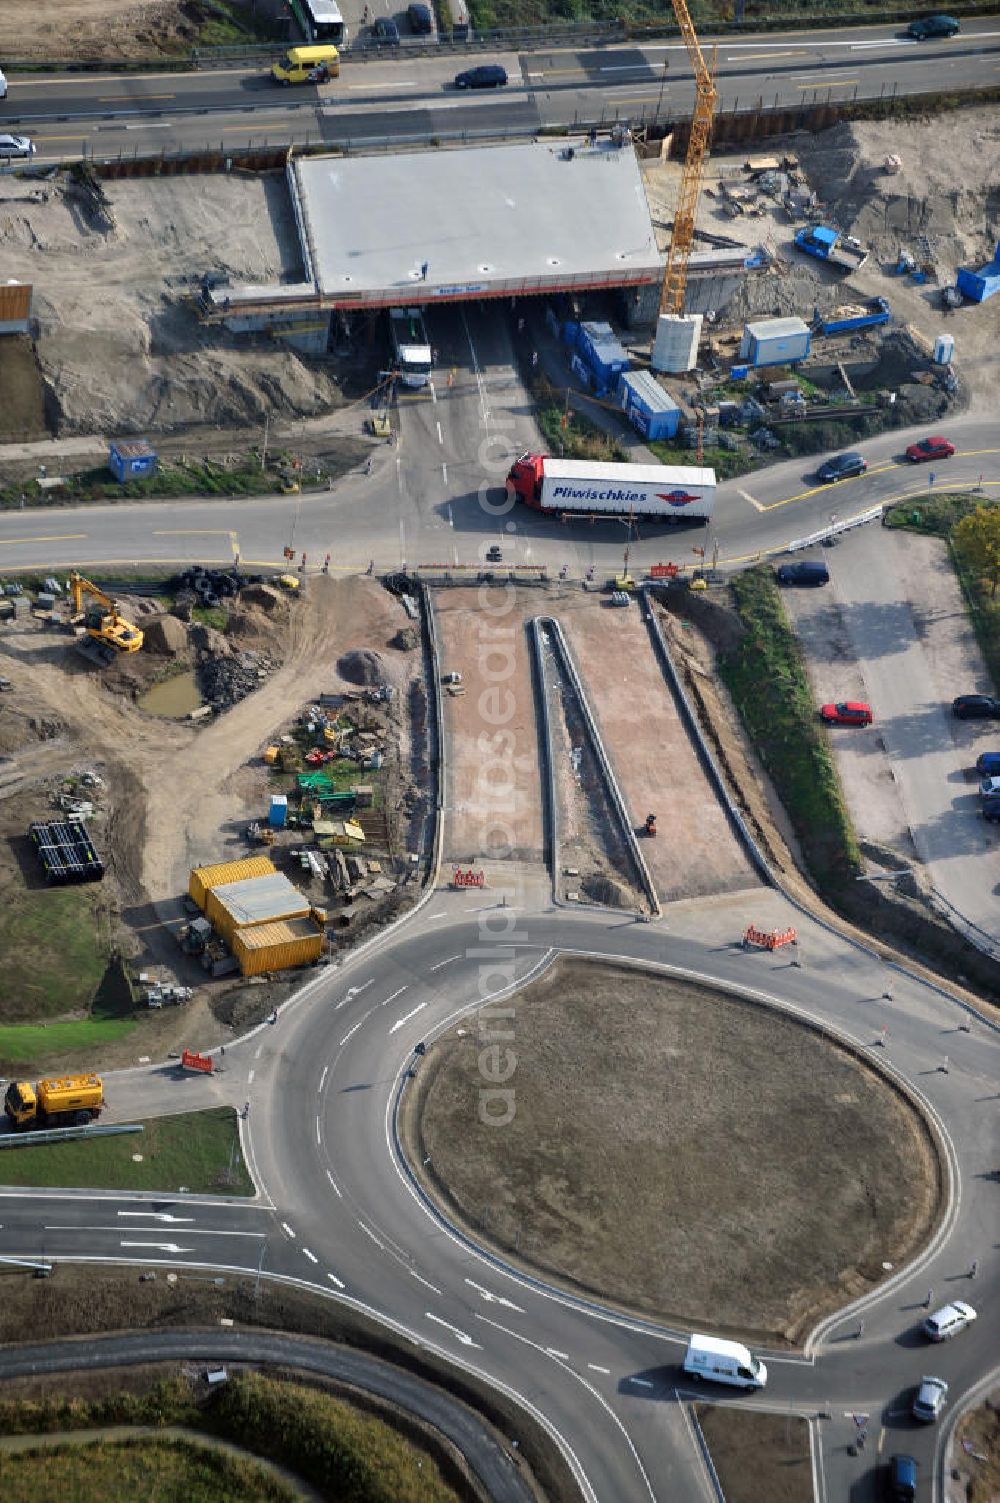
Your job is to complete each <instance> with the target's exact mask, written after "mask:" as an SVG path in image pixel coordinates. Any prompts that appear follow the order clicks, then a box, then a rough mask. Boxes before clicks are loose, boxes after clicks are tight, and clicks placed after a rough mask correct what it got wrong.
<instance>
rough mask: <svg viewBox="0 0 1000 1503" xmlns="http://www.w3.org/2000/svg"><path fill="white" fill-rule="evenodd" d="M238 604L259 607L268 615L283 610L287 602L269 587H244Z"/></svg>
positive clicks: (278, 591) (277, 591) (279, 592)
mask: <svg viewBox="0 0 1000 1503" xmlns="http://www.w3.org/2000/svg"><path fill="white" fill-rule="evenodd" d="M240 604H241V605H253V606H259V607H260V609H261V610H262V611H267V612H268V613H269V614H270V613H272V612H274V611H277V610H281V609H283V608H284V607H285V606H286V605H287V604H288V602H287V600H286V599H285V597H284V595H282V593H281V591H280V590H274V589H272V588H271V586H270V585H246V586H244V588H243V589H242V590H241V591H240Z"/></svg>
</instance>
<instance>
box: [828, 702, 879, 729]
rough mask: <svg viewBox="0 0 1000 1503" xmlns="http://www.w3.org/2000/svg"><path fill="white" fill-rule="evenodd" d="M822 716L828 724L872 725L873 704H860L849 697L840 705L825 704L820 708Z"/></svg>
mask: <svg viewBox="0 0 1000 1503" xmlns="http://www.w3.org/2000/svg"><path fill="white" fill-rule="evenodd" d="M819 713H820V718H821V719H822V720H824V721H825V722H826V724H827V725H871V723H872V707H871V705H863V704H859V703H858V702H857V701H856V700H853V699H848V700H844V701H842V702H841V703H840V704H839V705H823V706H822V708H821V709H820V712H819Z"/></svg>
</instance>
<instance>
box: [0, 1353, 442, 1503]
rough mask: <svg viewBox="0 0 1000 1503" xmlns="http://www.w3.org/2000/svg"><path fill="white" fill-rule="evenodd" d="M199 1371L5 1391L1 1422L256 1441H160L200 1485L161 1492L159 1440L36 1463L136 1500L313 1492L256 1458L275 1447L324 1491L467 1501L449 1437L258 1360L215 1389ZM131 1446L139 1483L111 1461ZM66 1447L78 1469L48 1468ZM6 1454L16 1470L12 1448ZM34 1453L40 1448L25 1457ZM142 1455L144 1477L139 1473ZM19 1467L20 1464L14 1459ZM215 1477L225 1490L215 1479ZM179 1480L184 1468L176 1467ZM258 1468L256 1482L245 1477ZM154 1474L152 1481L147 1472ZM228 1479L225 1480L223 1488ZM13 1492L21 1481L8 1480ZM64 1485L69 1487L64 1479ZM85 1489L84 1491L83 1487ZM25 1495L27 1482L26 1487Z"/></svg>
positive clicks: (131, 1466)
mask: <svg viewBox="0 0 1000 1503" xmlns="http://www.w3.org/2000/svg"><path fill="white" fill-rule="evenodd" d="M196 1381H197V1380H192V1379H188V1378H185V1377H175V1378H168V1379H161V1380H159V1381H158V1382H155V1383H154V1384H153V1385H152V1386H151V1387H149V1388H147V1389H146V1390H145V1391H140V1392H135V1391H130V1390H129V1389H127V1388H124V1387H121V1386H116V1387H115V1388H113V1389H112V1390H111V1391H110V1392H109V1393H107V1394H106V1395H104V1396H102V1397H101V1398H99V1399H97V1400H96V1401H88V1400H87V1399H85V1398H72V1399H67V1398H63V1397H61V1396H47V1397H45V1398H42V1399H36V1400H21V1401H16V1400H14V1401H11V1400H7V1401H4V1402H3V1403H0V1430H2V1431H3V1432H4V1433H6V1434H21V1435H23V1434H26V1433H27V1434H37V1433H42V1434H45V1433H49V1434H51V1433H53V1432H56V1433H60V1434H62V1433H63V1432H67V1431H72V1430H75V1429H94V1428H104V1427H106V1426H111V1425H123V1424H124V1425H156V1426H163V1425H172V1426H177V1425H182V1426H184V1427H185V1428H186V1429H188V1430H192V1431H200V1432H202V1433H204V1434H205V1435H206V1436H212V1437H213V1438H215V1439H217V1440H222V1441H225V1442H228V1443H230V1444H235V1445H237V1446H240V1447H241V1448H243V1449H244V1451H245V1452H246V1454H245V1455H244V1456H233V1455H232V1454H228V1455H227V1454H226V1453H224V1452H215V1453H213V1452H207V1451H205V1450H202V1449H200V1448H199V1447H198V1446H197V1445H196V1444H195V1443H188V1444H184V1442H183V1441H181V1442H180V1443H178V1442H171V1443H169V1444H165V1443H162V1442H161V1443H159V1444H158V1443H157V1442H156V1441H155V1440H154V1441H153V1442H152V1449H153V1451H154V1452H158V1453H160V1454H161V1455H162V1458H163V1459H164V1461H165V1462H167V1464H168V1465H170V1466H171V1467H172V1469H173V1468H176V1466H177V1464H178V1463H181V1464H185V1465H186V1466H187V1467H189V1468H190V1483H189V1487H183V1488H181V1489H180V1490H175V1491H170V1490H162V1489H159V1482H160V1474H159V1472H158V1471H156V1477H157V1487H158V1489H159V1490H157V1491H156V1492H155V1493H153V1494H150V1493H149V1491H148V1489H149V1485H150V1479H151V1477H152V1476H153V1474H154V1471H155V1470H156V1463H155V1462H152V1463H151V1462H150V1460H149V1444H150V1443H149V1441H148V1440H147V1439H146V1438H145V1437H144V1438H143V1440H142V1441H139V1440H138V1439H137V1440H136V1441H134V1442H127V1441H126V1442H125V1443H123V1444H115V1445H112V1444H109V1443H108V1442H98V1443H97V1444H96V1445H88V1446H87V1448H86V1450H82V1449H81V1450H76V1451H75V1452H74V1449H73V1448H72V1443H71V1442H70V1444H69V1445H68V1447H67V1449H66V1450H65V1451H62V1452H59V1453H52V1452H47V1451H43V1452H39V1453H37V1459H38V1463H39V1470H38V1471H36V1472H34V1473H31V1474H28V1473H26V1474H24V1475H25V1476H29V1475H30V1476H33V1478H34V1480H36V1481H37V1482H38V1483H39V1484H42V1483H44V1482H45V1481H46V1480H48V1479H51V1480H52V1481H60V1482H64V1483H72V1482H73V1481H74V1480H77V1481H79V1479H80V1477H81V1476H84V1475H85V1476H86V1478H87V1491H86V1496H87V1498H95V1499H96V1498H100V1499H107V1500H109V1503H110V1500H118V1499H120V1500H121V1503H130V1500H131V1499H133V1498H135V1497H138V1496H140V1495H143V1496H153V1497H158V1498H173V1497H178V1498H179V1497H184V1498H185V1500H191V1503H200V1500H202V1499H204V1500H205V1503H208V1500H209V1499H211V1500H212V1503H219V1500H220V1499H224V1498H225V1499H232V1500H233V1503H236V1500H237V1499H238V1500H240V1503H242V1500H243V1499H244V1498H248V1499H252V1500H253V1499H261V1500H267V1499H275V1500H281V1503H284V1500H285V1499H292V1498H297V1497H300V1496H301V1494H300V1493H299V1492H298V1491H297V1490H295V1489H294V1488H293V1487H292V1486H290V1485H289V1484H286V1483H283V1482H281V1481H279V1479H278V1478H276V1477H274V1476H273V1475H272V1476H269V1475H268V1473H267V1472H266V1471H265V1470H264V1469H263V1468H261V1467H260V1466H258V1465H256V1464H255V1462H254V1460H253V1459H252V1458H253V1457H254V1456H259V1457H262V1458H265V1459H266V1460H267V1461H269V1462H273V1463H276V1464H277V1465H278V1466H280V1467H281V1468H283V1469H285V1470H287V1471H288V1472H290V1473H292V1474H293V1475H294V1477H298V1478H301V1479H302V1480H303V1481H304V1482H307V1483H309V1484H310V1486H311V1487H313V1488H315V1489H316V1490H317V1491H319V1492H320V1493H321V1494H322V1495H323V1496H324V1497H330V1498H333V1497H336V1498H342V1499H344V1500H350V1503H381V1500H384V1499H389V1498H391V1499H392V1500H393V1503H457V1498H458V1496H459V1495H458V1493H456V1491H455V1490H454V1489H453V1488H452V1486H451V1485H450V1484H449V1481H448V1480H447V1478H446V1475H445V1472H446V1471H448V1470H453V1468H450V1467H448V1466H447V1464H446V1465H445V1466H444V1467H442V1466H441V1465H439V1457H438V1456H437V1455H435V1451H436V1450H437V1449H438V1448H437V1447H434V1448H424V1447H422V1446H417V1445H414V1444H413V1442H412V1441H411V1440H410V1439H409V1438H408V1437H407V1436H406V1435H405V1434H403V1433H402V1432H401V1431H400V1430H399V1429H397V1428H395V1427H394V1426H393V1425H390V1424H387V1423H386V1421H385V1420H384V1419H383V1418H381V1417H380V1416H379V1415H377V1414H372V1413H368V1412H365V1411H364V1410H362V1409H359V1408H357V1407H355V1406H354V1405H352V1404H349V1403H346V1402H344V1400H342V1399H339V1398H335V1397H333V1396H332V1395H331V1394H329V1393H327V1392H324V1391H323V1390H322V1389H320V1388H316V1387H314V1386H307V1385H306V1384H303V1383H296V1382H291V1381H288V1380H280V1379H274V1378H270V1377H264V1376H262V1375H261V1374H259V1373H255V1372H240V1373H233V1374H232V1375H231V1376H230V1378H229V1381H228V1382H227V1383H226V1384H225V1385H224V1386H223V1387H221V1388H219V1389H217V1390H216V1391H215V1392H214V1393H210V1394H208V1395H204V1394H203V1393H198V1392H196V1390H195V1382H196ZM115 1455H117V1456H118V1457H119V1460H120V1465H121V1469H122V1477H123V1479H124V1478H128V1480H129V1482H130V1483H131V1487H126V1486H125V1485H123V1483H121V1482H119V1481H117V1480H116V1478H115V1477H114V1475H113V1473H112V1471H110V1470H106V1469H105V1467H104V1463H105V1460H110V1459H111V1458H113V1457H114V1456H115ZM63 1457H64V1458H65V1459H66V1460H67V1461H68V1462H69V1463H71V1466H70V1468H69V1469H68V1470H63V1469H54V1470H45V1467H46V1464H47V1463H54V1462H56V1461H57V1459H59V1458H63ZM20 1459H21V1458H9V1457H8V1458H6V1459H5V1461H4V1473H5V1476H6V1472H7V1468H8V1465H10V1464H11V1462H12V1460H17V1461H19V1460H20ZM24 1459H25V1460H29V1461H30V1460H33V1459H34V1458H33V1457H30V1456H29V1457H27V1458H24ZM92 1461H93V1463H94V1466H95V1468H97V1469H98V1470H99V1471H100V1472H101V1474H102V1477H103V1481H104V1483H105V1485H106V1489H107V1490H105V1487H95V1486H94V1485H93V1484H92V1472H91V1463H92ZM137 1465H140V1466H141V1467H142V1470H143V1473H144V1479H140V1478H138V1477H137V1476H136V1474H135V1467H136V1466H137ZM11 1471H12V1474H13V1466H11ZM213 1476H214V1477H215V1481H216V1487H217V1490H215V1491H213V1490H212V1487H211V1483H212V1479H213ZM176 1477H177V1481H178V1482H179V1483H180V1482H181V1481H183V1472H181V1471H176ZM243 1477H245V1479H246V1484H247V1487H246V1491H244V1490H242V1487H241V1486H240V1483H241V1479H242V1478H243ZM143 1480H144V1485H142V1482H143ZM224 1488H225V1489H226V1490H223V1489H224ZM8 1494H9V1489H8ZM56 1495H57V1496H62V1497H69V1496H71V1494H70V1492H68V1491H64V1490H63V1489H62V1488H60V1489H59V1491H58V1493H57V1494H56ZM72 1495H73V1496H79V1495H78V1494H72ZM19 1496H20V1494H19ZM23 1496H25V1497H37V1496H40V1493H39V1491H38V1489H37V1488H34V1489H32V1490H30V1491H25V1492H24V1494H23Z"/></svg>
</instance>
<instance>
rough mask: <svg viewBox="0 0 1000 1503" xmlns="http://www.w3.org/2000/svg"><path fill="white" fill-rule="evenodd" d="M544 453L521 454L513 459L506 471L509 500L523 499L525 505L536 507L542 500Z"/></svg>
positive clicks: (545, 457)
mask: <svg viewBox="0 0 1000 1503" xmlns="http://www.w3.org/2000/svg"><path fill="white" fill-rule="evenodd" d="M547 457H548V456H547V455H545V454H522V455H521V457H520V459H515V461H514V463H513V464H512V465H511V467H510V470H509V471H508V473H507V495H508V497H509V499H510V500H512V501H513V500H515V499H516V500H518V501H523V502H524V503H525V505H526V506H534V507H535V508H536V509H538V508H539V507H540V505H541V500H542V476H543V473H544V470H545V460H546V459H547Z"/></svg>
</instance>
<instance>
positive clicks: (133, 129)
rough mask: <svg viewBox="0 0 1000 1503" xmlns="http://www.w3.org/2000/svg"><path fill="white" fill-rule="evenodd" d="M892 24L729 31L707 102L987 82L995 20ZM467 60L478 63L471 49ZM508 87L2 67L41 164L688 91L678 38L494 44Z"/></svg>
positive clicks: (597, 105) (676, 113)
mask: <svg viewBox="0 0 1000 1503" xmlns="http://www.w3.org/2000/svg"><path fill="white" fill-rule="evenodd" d="M903 32H904V28H902V27H895V26H883V27H863V28H850V29H842V28H841V29H837V30H836V31H816V32H799V31H796V32H789V33H784V34H783V33H774V32H770V33H768V34H767V35H766V36H753V35H749V36H746V35H743V34H741V36H740V38H739V40H738V41H733V40H730V39H728V38H723V39H722V40H721V41H720V43H719V49H718V75H717V82H718V88H719V108H720V110H728V109H738V108H740V107H744V108H746V107H748V106H754V105H756V104H758V103H760V104H763V105H765V106H777V105H781V106H784V107H792V106H799V105H802V104H808V103H811V102H813V101H814V100H827V99H833V100H843V99H851V98H854V97H859V98H877V97H879V96H881V95H883V94H887V95H891V94H893V93H899V94H921V93H927V92H937V91H940V90H941V89H948V90H949V91H956V92H957V91H959V90H961V89H970V88H976V87H985V86H988V85H994V84H995V83H996V70H997V65H998V62H1000V27H998V26H997V24H996V20H995V18H993V17H986V18H983V19H981V20H967V21H965V22H964V23H963V30H962V32H961V34H960V35H959V36H957V37H954V38H951V39H947V40H943V41H932V42H920V43H918V42H913V41H910V40H909V39H907V38H906V37H905V36H904V34H903ZM475 60H476V61H480V60H485V55H480V54H479V53H478V52H477V53H476V55H475ZM488 60H490V61H493V60H496V61H498V62H501V63H503V65H504V66H505V67H506V69H507V72H508V75H509V77H510V80H511V82H510V85H509V86H508V87H507V88H506V89H504V90H503V91H499V92H497V91H493V90H484V91H481V92H479V93H471V94H470V93H468V92H465V93H462V92H459V91H456V90H455V89H454V88H453V86H452V79H453V78H454V75H455V73H456V72H457V71H459V70H460V69H461V68H462V67H464V66H466V63H467V59H466V58H465V56H464V55H462V54H449V55H442V56H440V57H435V56H434V55H433V54H431V55H430V56H427V55H423V56H420V57H417V56H414V55H407V54H406V53H405V50H404V51H403V53H402V55H401V56H399V57H398V58H394V59H387V58H378V57H376V58H374V59H372V60H370V61H369V60H358V61H351V60H345V64H344V67H343V69H342V71H341V76H340V78H339V79H337V80H335V81H334V82H332V83H330V84H328V85H324V86H322V87H318V88H317V87H314V86H311V85H309V86H305V85H304V86H301V87H295V88H290V89H287V90H284V89H280V88H278V87H277V86H275V85H274V84H272V82H271V80H270V78H269V76H268V74H267V72H266V70H264V69H261V68H259V67H255V68H253V69H252V70H246V71H240V70H233V69H223V70H219V71H216V72H209V71H205V72H198V73H191V74H178V73H166V74H159V75H156V74H143V75H132V76H127V77H116V76H114V75H109V76H103V77H93V76H88V75H79V74H72V75H66V76H46V75H40V74H31V75H22V76H18V75H17V74H14V75H12V76H11V77H10V93H9V95H8V99H7V102H6V106H5V110H4V121H5V127H6V128H7V129H11V130H23V131H24V132H25V133H26V134H29V135H31V136H32V137H33V138H34V140H35V142H36V146H37V150H38V157H37V158H36V160H40V161H42V162H46V161H53V160H55V161H58V160H61V159H64V158H66V157H71V156H77V155H82V154H91V155H95V156H99V157H114V156H118V155H119V154H124V155H127V156H131V155H133V154H139V155H142V154H145V153H148V152H149V151H154V152H160V151H162V150H164V149H191V150H197V149H200V148H205V147H207V148H213V149H217V148H219V147H220V146H221V147H222V148H235V147H237V146H241V145H246V144H252V145H258V146H259V145H262V144H265V143H267V144H272V145H277V144H281V143H284V142H291V141H295V142H296V143H298V144H299V145H303V144H314V143H316V142H328V143H330V144H341V143H344V142H348V141H350V142H351V143H353V144H354V145H358V144H360V143H361V142H362V141H364V140H366V139H382V138H386V137H388V138H395V139H399V138H402V137H423V138H426V137H427V136H428V135H435V134H436V135H443V134H446V133H449V132H463V131H468V132H472V133H480V132H482V133H484V134H500V133H502V132H503V130H504V129H524V130H527V131H532V130H535V129H537V128H539V127H541V126H548V127H552V126H561V125H570V126H572V125H577V124H580V123H581V122H582V123H586V124H589V123H590V122H592V121H593V122H600V121H607V120H614V119H616V118H625V117H630V118H633V119H638V118H644V119H648V120H652V119H654V118H665V119H677V118H686V117H687V116H688V115H689V114H690V111H691V108H692V106H693V102H694V86H693V83H692V81H691V77H690V69H689V65H688V61H687V54H686V51H685V48H684V46H683V44H682V43H681V42H679V41H676V40H675V41H670V42H664V43H655V44H650V45H648V46H643V47H637V46H634V45H628V44H625V45H622V46H619V47H607V48H599V49H595V50H592V51H587V50H579V49H577V50H561V51H558V50H553V51H552V52H528V53H521V54H519V53H516V52H512V53H504V52H500V53H498V54H496V56H495V59H494V57H493V55H492V54H490V55H489V58H488Z"/></svg>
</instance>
